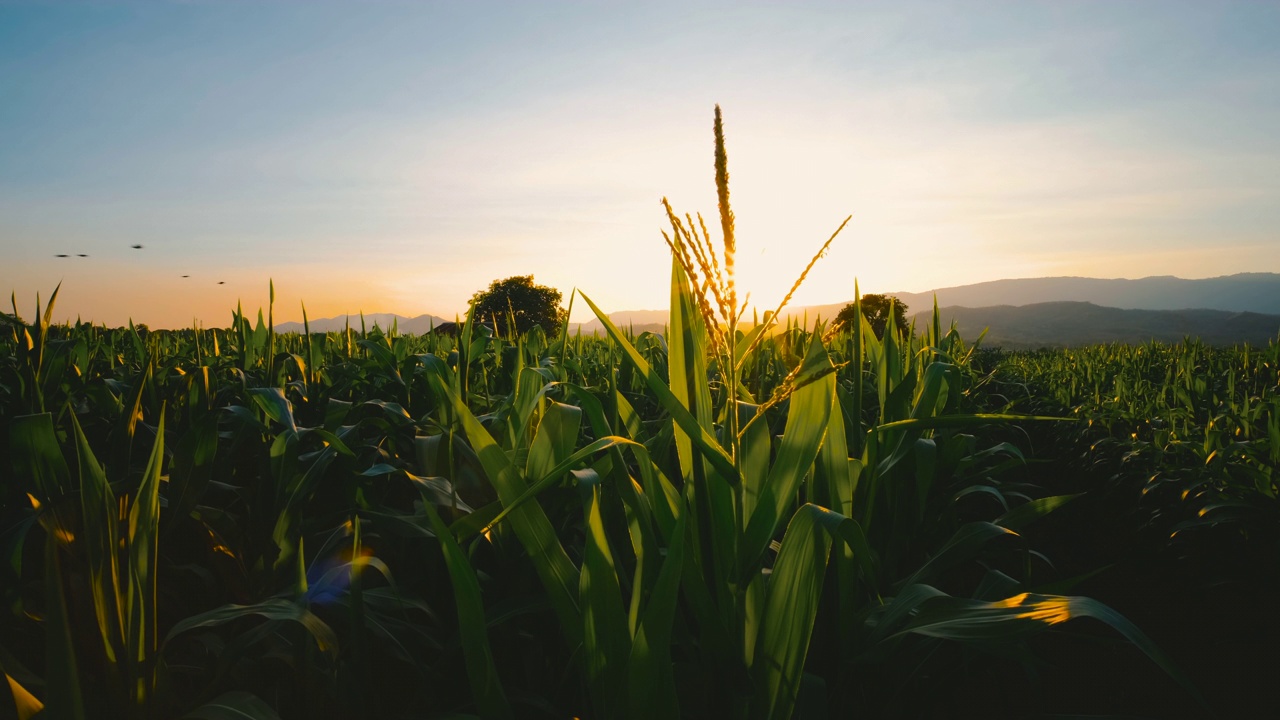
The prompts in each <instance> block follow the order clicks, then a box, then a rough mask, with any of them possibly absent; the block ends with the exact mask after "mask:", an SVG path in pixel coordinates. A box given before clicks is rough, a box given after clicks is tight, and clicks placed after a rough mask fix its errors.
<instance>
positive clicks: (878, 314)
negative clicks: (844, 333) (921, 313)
mask: <svg viewBox="0 0 1280 720" xmlns="http://www.w3.org/2000/svg"><path fill="white" fill-rule="evenodd" d="M891 304H892V305H893V322H894V324H895V325H897V326H898V330H900V331H902V332H904V333H905V332H907V330H908V327H907V306H906V305H904V304H903V303H902V302H901V301H900V300H898V299H897V298H895V297H893V296H892V295H875V294H872V295H863V296H862V314H863V315H865V316H866V318H867V322H868V323H870V324H871V329H872V330H874V331H875V333H876V337H878V338H882V337H884V327H885V325H886V324H887V323H888V322H889V306H890V305H891ZM855 307H856V306H855V305H854V304H853V303H849V304H848V305H845V306H844V309H843V310H841V311H840V314H839V315H836V323H837V324H838V325H846V324H848V323H849V321H851V320H853V319H854V312H855Z"/></svg>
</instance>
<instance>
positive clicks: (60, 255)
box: [54, 255, 71, 257]
mask: <svg viewBox="0 0 1280 720" xmlns="http://www.w3.org/2000/svg"><path fill="white" fill-rule="evenodd" d="M54 257H71V256H70V255H54Z"/></svg>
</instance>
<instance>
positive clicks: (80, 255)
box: [76, 253, 89, 257]
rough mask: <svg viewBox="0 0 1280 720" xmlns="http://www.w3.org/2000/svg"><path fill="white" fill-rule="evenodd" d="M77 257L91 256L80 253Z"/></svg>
mask: <svg viewBox="0 0 1280 720" xmlns="http://www.w3.org/2000/svg"><path fill="white" fill-rule="evenodd" d="M76 257H89V256H88V255H85V254H84V253H79V254H77V255H76Z"/></svg>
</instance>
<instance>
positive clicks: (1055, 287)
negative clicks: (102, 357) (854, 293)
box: [789, 273, 1280, 320]
mask: <svg viewBox="0 0 1280 720" xmlns="http://www.w3.org/2000/svg"><path fill="white" fill-rule="evenodd" d="M884 294H885V295H892V296H894V297H896V298H898V300H899V301H900V302H903V303H905V304H906V306H907V312H908V314H915V313H916V312H918V311H920V310H931V309H932V308H933V298H934V295H935V294H936V295H937V297H938V307H966V308H980V307H992V306H996V305H1015V306H1017V305H1033V304H1036V303H1047V302H1087V303H1093V304H1095V305H1101V306H1103V307H1111V308H1120V309H1122V310H1187V309H1204V310H1226V311H1230V312H1254V313H1263V314H1280V274H1278V273H1239V274H1237V275H1224V276H1222V277H1215V278H1204V279H1201V280H1184V279H1182V278H1176V277H1171V276H1168V275H1161V276H1156V277H1146V278H1139V279H1137V280H1127V279H1116V280H1106V279H1101V278H1084V277H1047V278H1018V279H1014V280H992V281H991V282H984V283H976V284H974V285H960V286H957V287H946V288H939V289H937V290H930V291H928V292H922V293H910V292H891V293H884ZM852 300H853V298H850V299H849V300H847V301H845V302H840V303H832V304H829V305H810V306H808V307H798V308H793V309H792V310H791V311H790V312H789V314H790V315H791V316H793V317H796V318H800V317H802V316H804V315H806V314H807V315H808V318H809V320H813V319H814V318H815V317H818V316H821V317H822V318H824V319H829V318H832V317H835V315H836V313H838V312H840V310H841V309H842V308H843V307H844V306H845V305H847V304H848V303H849V302H852Z"/></svg>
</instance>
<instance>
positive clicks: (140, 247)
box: [133, 245, 142, 250]
mask: <svg viewBox="0 0 1280 720" xmlns="http://www.w3.org/2000/svg"><path fill="white" fill-rule="evenodd" d="M133 249H134V250H141V249H142V246H141V245H134V246H133Z"/></svg>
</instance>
